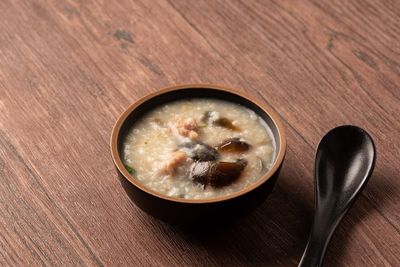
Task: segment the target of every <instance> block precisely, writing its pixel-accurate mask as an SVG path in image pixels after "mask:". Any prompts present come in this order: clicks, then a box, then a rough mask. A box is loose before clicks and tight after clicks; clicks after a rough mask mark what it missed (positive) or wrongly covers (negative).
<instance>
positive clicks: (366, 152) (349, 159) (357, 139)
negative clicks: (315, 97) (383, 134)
mask: <svg viewBox="0 0 400 267" xmlns="http://www.w3.org/2000/svg"><path fill="white" fill-rule="evenodd" d="M374 165H375V145H374V142H373V141H372V138H371V137H370V136H369V134H368V133H367V132H366V131H364V130H363V129H361V128H359V127H356V126H351V125H345V126H339V127H337V128H334V129H332V130H331V131H330V132H328V133H327V134H326V135H325V136H324V137H323V138H322V140H321V142H320V143H319V145H318V150H317V156H316V162H315V211H314V221H313V226H312V229H311V233H310V237H309V239H308V243H307V246H306V249H305V251H304V254H303V256H302V258H301V260H300V263H299V266H300V267H305V266H307V267H309V266H310V267H311V266H321V264H322V260H323V258H324V255H325V251H326V248H327V246H328V244H329V241H330V239H331V237H332V234H333V232H334V231H335V229H336V227H337V225H338V224H339V222H340V221H341V220H342V218H343V216H344V215H345V214H346V212H347V211H348V210H349V208H350V206H351V205H352V203H353V202H354V201H355V200H356V198H357V197H358V195H359V194H360V193H361V191H362V189H363V188H364V186H365V185H366V183H367V181H368V179H369V177H370V176H371V174H372V171H373V169H374Z"/></svg>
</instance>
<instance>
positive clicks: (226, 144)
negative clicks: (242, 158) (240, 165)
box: [217, 137, 250, 153]
mask: <svg viewBox="0 0 400 267" xmlns="http://www.w3.org/2000/svg"><path fill="white" fill-rule="evenodd" d="M249 149H250V145H249V144H248V143H246V142H244V141H241V140H240V138H239V137H234V138H229V139H226V140H224V141H223V142H222V143H221V144H220V145H218V146H217V150H218V151H220V152H228V153H242V152H246V151H247V150H249Z"/></svg>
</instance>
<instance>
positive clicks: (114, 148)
mask: <svg viewBox="0 0 400 267" xmlns="http://www.w3.org/2000/svg"><path fill="white" fill-rule="evenodd" d="M196 88H199V89H200V88H204V89H211V90H216V91H221V92H226V93H231V94H235V95H238V96H240V97H242V98H244V99H246V100H248V101H249V102H252V103H254V104H255V105H256V106H258V107H259V108H260V109H261V110H262V111H263V112H265V113H266V114H267V115H268V116H269V117H270V118H271V120H272V122H273V124H274V125H275V126H276V129H277V132H278V138H279V144H280V145H279V150H278V154H277V155H276V156H275V161H274V163H273V164H272V166H271V168H270V169H269V170H268V171H267V172H266V173H264V174H263V176H261V177H260V178H259V179H258V180H257V181H255V182H254V183H252V184H251V185H249V186H247V187H245V188H243V189H242V190H239V191H237V192H234V193H232V194H229V195H226V196H218V197H213V198H206V199H185V198H179V197H172V196H167V195H165V194H163V193H159V192H157V191H155V190H153V189H150V188H148V187H146V186H145V185H144V184H143V183H142V182H140V181H139V180H138V179H137V178H135V177H134V176H133V175H132V174H130V173H129V172H128V171H127V170H126V168H125V166H124V164H123V162H122V159H121V157H120V155H119V152H118V136H119V133H120V130H121V127H122V125H123V123H124V122H125V120H126V119H127V118H128V116H129V115H130V114H131V113H132V112H133V111H134V110H135V109H136V108H137V107H139V106H140V105H142V104H143V103H144V102H146V101H148V100H150V99H152V98H154V97H157V96H159V95H162V94H166V93H169V92H172V91H179V90H190V89H196ZM231 102H234V101H231ZM275 138H276V137H275ZM286 146H287V144H286V133H285V130H284V128H283V124H282V122H281V120H280V118H279V115H278V114H277V113H276V112H275V111H274V110H273V109H272V108H271V107H270V106H269V105H268V104H267V103H266V100H263V103H261V102H260V101H258V100H257V99H256V98H255V97H253V96H252V95H250V94H248V93H246V92H243V91H240V90H238V89H236V88H235V89H234V88H231V87H227V86H224V85H216V84H207V83H193V84H191V83H188V84H178V85H172V86H167V87H164V88H161V89H159V90H157V91H154V92H151V93H149V94H147V95H145V96H143V97H141V98H139V99H138V100H137V101H135V102H134V103H132V104H131V105H129V106H128V107H127V108H126V109H125V110H124V111H123V112H122V114H121V115H120V116H119V117H118V119H117V121H116V122H115V124H114V127H113V128H112V131H111V138H110V148H111V155H112V158H113V162H114V165H115V167H116V168H117V170H118V172H119V173H120V174H122V176H123V178H125V179H126V180H127V181H128V182H129V183H131V184H132V185H133V186H135V187H137V188H138V189H140V190H142V191H144V192H146V193H148V194H150V195H153V196H155V197H157V198H161V199H164V200H167V201H173V202H179V203H190V204H202V203H215V202H223V201H226V200H230V199H233V198H237V197H240V196H242V195H245V194H247V193H249V192H251V191H253V190H254V189H256V188H258V187H259V186H261V185H262V184H264V183H265V182H266V181H268V180H269V179H270V178H271V177H272V176H273V175H274V174H275V173H276V172H277V171H278V170H279V167H280V166H281V165H282V163H283V160H284V157H285V154H286Z"/></svg>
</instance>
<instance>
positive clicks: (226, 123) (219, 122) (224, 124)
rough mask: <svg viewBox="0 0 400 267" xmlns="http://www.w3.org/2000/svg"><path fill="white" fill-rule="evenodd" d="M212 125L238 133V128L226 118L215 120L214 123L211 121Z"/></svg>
mask: <svg viewBox="0 0 400 267" xmlns="http://www.w3.org/2000/svg"><path fill="white" fill-rule="evenodd" d="M213 125H216V126H220V127H223V128H226V129H229V130H232V131H235V132H239V131H240V128H239V127H237V126H235V125H233V123H232V121H231V120H230V119H227V118H219V119H216V120H215V121H213Z"/></svg>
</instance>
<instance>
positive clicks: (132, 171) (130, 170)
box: [125, 164, 136, 175]
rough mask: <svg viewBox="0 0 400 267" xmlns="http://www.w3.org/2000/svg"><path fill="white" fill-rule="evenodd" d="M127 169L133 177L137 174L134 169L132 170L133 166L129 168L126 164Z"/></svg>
mask: <svg viewBox="0 0 400 267" xmlns="http://www.w3.org/2000/svg"><path fill="white" fill-rule="evenodd" d="M125 169H126V170H127V171H128V172H129V173H130V174H132V175H133V174H135V173H136V170H135V169H134V168H132V167H131V166H128V165H126V164H125Z"/></svg>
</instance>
